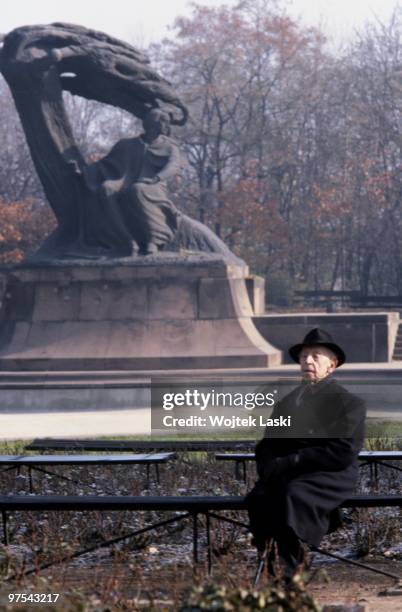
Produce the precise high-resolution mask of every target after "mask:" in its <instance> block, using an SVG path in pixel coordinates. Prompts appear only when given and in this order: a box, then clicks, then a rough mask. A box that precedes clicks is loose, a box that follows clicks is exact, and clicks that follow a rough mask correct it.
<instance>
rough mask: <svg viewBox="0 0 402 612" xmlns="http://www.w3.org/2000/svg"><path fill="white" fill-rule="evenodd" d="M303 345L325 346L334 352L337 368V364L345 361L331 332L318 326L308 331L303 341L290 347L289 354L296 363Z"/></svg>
mask: <svg viewBox="0 0 402 612" xmlns="http://www.w3.org/2000/svg"><path fill="white" fill-rule="evenodd" d="M305 346H326V347H327V348H328V349H329V350H330V351H332V352H333V353H334V355H336V358H337V360H338V363H337V364H336V367H337V368H339V366H341V365H342V364H343V363H345V361H346V355H345V353H344V352H343V350H342V349H341V348H340V346H338V345H337V344H335V342H334V341H333V338H332V336H331V334H329V333H328V332H326V331H324V330H323V329H319V328H318V327H315V328H314V329H312V330H311V331H309V332H308V334H307V335H306V337H305V338H304V340H303V342H301V343H300V344H295V345H294V346H291V347H290V349H289V355H290V356H291V358H292V359H293V361H296V363H299V355H300V351H301V350H302V349H303V348H304V347H305Z"/></svg>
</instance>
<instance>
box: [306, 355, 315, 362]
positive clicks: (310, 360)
mask: <svg viewBox="0 0 402 612" xmlns="http://www.w3.org/2000/svg"><path fill="white" fill-rule="evenodd" d="M304 361H305V363H312V361H313V356H312V355H306V356H305V357H304Z"/></svg>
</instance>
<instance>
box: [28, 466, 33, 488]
mask: <svg viewBox="0 0 402 612" xmlns="http://www.w3.org/2000/svg"><path fill="white" fill-rule="evenodd" d="M28 477H29V492H30V493H33V482H32V468H31V466H30V465H29V466H28Z"/></svg>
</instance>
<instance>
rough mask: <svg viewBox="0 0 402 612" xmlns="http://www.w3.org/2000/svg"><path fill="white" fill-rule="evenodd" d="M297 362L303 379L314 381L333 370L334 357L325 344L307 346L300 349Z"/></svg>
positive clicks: (334, 366) (334, 365)
mask: <svg viewBox="0 0 402 612" xmlns="http://www.w3.org/2000/svg"><path fill="white" fill-rule="evenodd" d="M299 363H300V367H301V371H302V375H303V379H304V380H306V381H307V382H311V383H316V382H318V381H319V380H322V379H323V378H325V377H326V376H328V374H331V372H333V371H334V370H335V368H336V357H335V355H334V353H333V352H332V351H330V350H329V349H327V348H326V347H325V346H309V347H304V348H303V349H302V350H301V351H300V354H299Z"/></svg>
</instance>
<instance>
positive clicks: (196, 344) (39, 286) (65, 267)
mask: <svg viewBox="0 0 402 612" xmlns="http://www.w3.org/2000/svg"><path fill="white" fill-rule="evenodd" d="M247 275H248V269H247V266H244V265H241V264H239V265H236V264H232V263H228V262H227V261H225V259H224V258H223V257H222V256H220V255H209V254H199V255H198V254H197V255H179V254H177V253H163V254H158V255H154V256H149V257H133V258H130V259H127V260H124V259H122V260H113V261H110V260H104V261H102V260H101V261H99V260H97V261H83V260H77V261H76V260H74V261H71V262H70V261H66V260H64V261H55V262H52V263H49V262H46V263H45V262H40V261H38V262H31V263H24V264H21V265H19V266H17V267H16V268H14V269H13V271H12V272H11V273H10V276H9V278H8V281H7V287H6V292H5V295H4V299H3V305H2V309H1V321H2V325H1V335H0V370H2V371H55V372H56V371H66V372H68V371H89V370H92V371H93V370H98V371H99V370H102V371H111V370H165V369H197V368H245V367H264V366H275V365H278V364H280V363H281V356H282V354H281V352H280V351H278V350H277V349H275V348H274V347H272V346H271V345H270V344H268V342H266V340H264V339H263V337H262V336H261V335H260V333H259V332H258V331H257V329H256V328H255V326H254V324H253V322H252V319H251V317H252V316H253V314H254V313H253V311H252V308H251V305H250V301H249V298H248V295H247V290H246V285H245V279H246V277H247Z"/></svg>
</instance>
